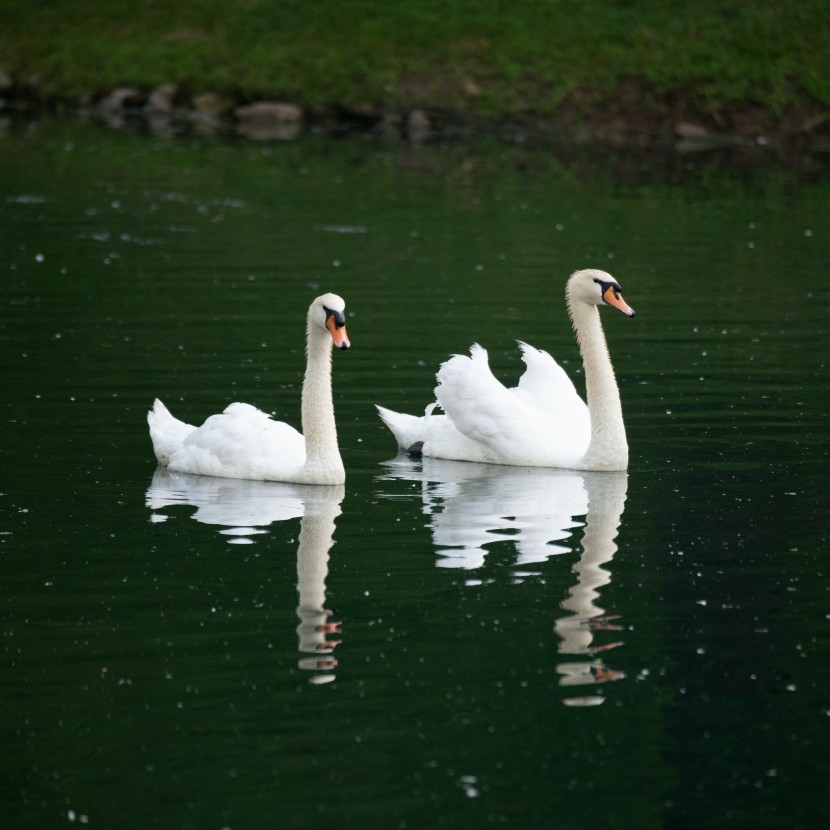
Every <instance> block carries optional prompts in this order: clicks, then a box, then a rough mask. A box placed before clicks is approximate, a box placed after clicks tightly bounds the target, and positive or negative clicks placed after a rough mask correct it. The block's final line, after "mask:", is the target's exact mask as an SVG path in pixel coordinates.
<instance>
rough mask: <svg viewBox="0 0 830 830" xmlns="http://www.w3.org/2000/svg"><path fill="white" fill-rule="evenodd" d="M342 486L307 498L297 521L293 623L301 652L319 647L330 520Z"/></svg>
mask: <svg viewBox="0 0 830 830" xmlns="http://www.w3.org/2000/svg"><path fill="white" fill-rule="evenodd" d="M343 491H344V488H343V487H342V486H340V487H336V488H331V491H329V490H328V488H326V490H325V492H327V493H329V492H330V493H331V497H329V498H324V499H314V498H310V499H309V500H308V501H307V502H306V513H305V515H304V516H303V518H302V520H301V521H300V541H299V545H298V547H297V593H298V604H297V616H298V617H299V618H300V625H299V626H298V627H297V634H298V637H299V649H300V651H304V652H315V653H319V652H320V651H321V646H322V645H323V643H324V642H325V639H326V633H325V631H323V630H322V629H321V626H323V624H324V623H325V621H326V617H327V612H326V610H325V603H326V577H327V576H328V570H329V569H328V563H329V550H330V549H331V546H332V545H333V544H334V529H335V525H334V520H335V519H336V518H337V517H338V516H339V515H340V501H341V500H342V498H343Z"/></svg>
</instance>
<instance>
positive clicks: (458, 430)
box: [377, 269, 634, 470]
mask: <svg viewBox="0 0 830 830" xmlns="http://www.w3.org/2000/svg"><path fill="white" fill-rule="evenodd" d="M565 299H566V302H567V307H568V314H569V315H570V318H571V323H572V324H573V327H574V331H575V332H576V339H577V342H578V344H579V351H580V353H581V355H582V362H583V365H584V367H585V386H586V392H587V398H588V405H587V406H586V405H585V403H584V402H583V400H582V399H581V398H580V397H579V395H578V394H577V391H576V389H575V388H574V385H573V383H572V382H571V381H570V379H569V378H568V376H567V375H566V374H565V372H564V370H563V369H562V368H561V367H560V366H559V365H558V364H557V363H556V361H555V360H554V359H553V358H552V357H551V356H550V355H549V354H548V353H547V352H544V351H541V350H539V349H534V348H533V347H531V346H528V345H527V344H526V343H521V342H520V343H519V347H520V348H521V350H522V359H523V360H524V362H525V363H526V364H527V370H526V371H525V373H524V374H523V375H522V377H521V379H520V380H519V385H518V386H517V387H515V388H513V389H507V388H506V387H505V386H503V385H502V384H501V382H499V381H498V380H496V378H495V377H494V376H493V373H492V372H491V371H490V366H489V364H488V362H487V352H486V351H485V350H484V349H483V348H481V346H479V345H478V344H476V345H474V346H473V347H472V348H471V349H470V355H471V356H470V357H467V356H466V355H455V356H454V357H452V358H450V359H449V360H448V361H447V362H446V363H444V364H442V365H441V368H440V369H439V370H438V375H437V377H438V386H436V387H435V396H436V398H437V401H438V402H437V404H430V406H428V407H427V409H426V414H425V415H423V416H421V417H418V416H416V415H404V414H401V413H399V412H392V411H391V410H389V409H385V408H384V407H382V406H378V407H377V409H378V412H379V413H380V416H381V418H382V419H383V421H384V423H385V424H386V425H387V426H388V427H389V429H390V430H391V431H392V433H393V435H394V436H395V438H396V439H397V441H398V445H399V446H400V447H401V448H403V449H405V450H407V451H410V452H421V453H422V454H423V455H426V456H432V457H435V458H448V459H452V460H455V461H479V462H484V463H490V464H512V465H518V466H533V467H560V468H565V469H570V470H625V469H626V468H627V467H628V443H627V441H626V437H625V425H624V423H623V417H622V406H621V405H620V393H619V389H618V388H617V382H616V379H615V378H614V369H613V367H612V366H611V359H610V357H609V356H608V346H607V345H606V342H605V335H604V334H603V331H602V324H601V322H600V319H599V311H598V309H597V306H599V305H611V306H614V307H615V308H617V309H619V310H620V311H622V312H623V313H624V314H626V315H628V316H629V317H633V316H634V309H632V308H631V307H630V306H629V305H628V304H627V303H626V302H625V300H623V298H622V294H621V293H620V285H619V283H618V282H617V281H616V280H615V279H614V278H613V277H612V276H611V275H610V274H607V273H606V272H605V271H597V270H594V269H587V270H584V271H576V272H575V273H573V274H572V275H571V277H570V279H569V280H568V283H567V286H566V288H565ZM438 404H440V406H441V408H442V409H443V410H444V412H445V413H446V414H445V415H433V414H432V411H433V409H434V407H435V406H437V405H438Z"/></svg>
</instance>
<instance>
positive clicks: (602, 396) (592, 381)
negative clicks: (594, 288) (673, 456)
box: [568, 284, 628, 470]
mask: <svg viewBox="0 0 830 830" xmlns="http://www.w3.org/2000/svg"><path fill="white" fill-rule="evenodd" d="M569 287H570V284H569ZM568 313H569V314H570V316H571V322H572V323H573V327H574V331H575V332H576V340H577V343H578V344H579V353H580V354H581V355H582V364H583V366H584V369H585V394H586V397H587V402H588V411H589V413H590V415H591V443H590V444H589V445H588V449H587V450H586V452H585V455H584V456H583V458H582V460H581V461H580V462H579V464H578V465H577V467H578V469H580V470H625V469H626V468H627V466H628V442H627V441H626V437H625V424H624V422H623V415H622V404H621V403H620V390H619V388H618V387H617V380H616V377H615V376H614V367H613V366H612V365H611V358H610V357H609V355H608V344H607V343H606V342H605V334H604V332H603V330H602V322H601V321H600V317H599V309H598V308H597V307H596V306H595V305H588V304H587V303H585V302H582V301H580V300H576V299H573V298H572V297H570V296H568Z"/></svg>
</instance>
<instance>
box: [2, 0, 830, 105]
mask: <svg viewBox="0 0 830 830" xmlns="http://www.w3.org/2000/svg"><path fill="white" fill-rule="evenodd" d="M0 6H2V17H3V23H2V26H0V69H2V70H5V72H7V73H9V74H10V75H11V76H12V77H13V78H15V79H36V80H33V85H34V87H35V91H36V92H37V93H38V94H39V95H40V96H42V97H47V98H63V99H77V98H78V97H80V96H83V95H96V94H100V93H103V92H105V91H107V90H109V89H111V88H113V87H114V86H116V85H123V84H126V85H134V86H137V87H139V88H141V89H150V88H152V87H154V86H156V85H159V84H161V83H165V82H174V83H176V84H178V85H179V86H180V88H181V89H183V90H186V91H189V92H191V93H194V94H195V93H199V92H204V91H207V90H213V91H218V92H227V93H232V94H234V95H236V96H241V97H243V98H251V99H253V98H257V97H260V96H263V95H271V96H280V97H282V98H284V99H288V100H292V101H294V102H296V103H298V104H301V105H303V106H305V107H309V108H322V107H326V106H329V105H332V104H340V105H345V106H348V107H352V108H356V109H383V108H389V107H411V106H431V107H446V108H451V109H454V110H456V111H460V112H468V113H479V114H482V115H486V116H490V117H504V116H511V115H512V116H515V115H522V114H533V115H539V116H546V115H550V114H553V113H554V112H556V111H557V108H558V107H560V106H561V105H562V104H563V102H566V101H567V102H570V104H571V105H575V106H576V107H577V108H578V109H579V108H585V109H589V108H591V107H594V108H595V107H598V106H603V105H605V104H607V103H608V102H609V101H612V100H614V97H615V96H619V94H620V91H621V90H625V89H628V90H629V92H628V95H629V97H632V98H634V99H635V101H636V103H637V104H638V105H639V106H644V107H648V106H649V105H651V104H656V103H658V102H661V103H662V105H665V103H666V102H667V101H671V100H672V99H675V98H678V97H679V98H682V99H683V100H684V101H688V102H689V103H690V104H691V105H692V106H694V107H695V108H698V109H700V110H704V111H705V110H708V109H712V108H717V107H730V106H732V107H734V106H744V107H746V106H750V107H758V108H761V109H763V110H764V111H767V112H769V113H771V114H772V115H780V114H782V113H784V112H785V111H786V110H787V109H789V108H792V107H793V106H798V105H799V104H802V103H804V102H808V103H810V104H812V105H816V104H818V105H819V106H820V107H822V108H823V107H825V106H826V107H828V108H830V73H829V72H828V71H827V49H828V44H830V4H828V3H827V2H826V0H792V1H791V2H789V3H782V2H780V0H753V2H747V0H696V1H695V2H693V3H692V2H684V0H678V2H675V3H666V2H664V0H616V1H614V0H580V2H578V3H575V2H572V1H571V0H407V2H401V3H393V2H389V0H348V2H343V0H314V1H313V2H310V0H226V1H225V2H224V3H216V2H213V0H181V2H179V3H175V4H172V3H169V2H161V0H130V2H128V1H127V0H107V2H105V3H102V2H100V0H50V1H49V2H32V0H2V3H0Z"/></svg>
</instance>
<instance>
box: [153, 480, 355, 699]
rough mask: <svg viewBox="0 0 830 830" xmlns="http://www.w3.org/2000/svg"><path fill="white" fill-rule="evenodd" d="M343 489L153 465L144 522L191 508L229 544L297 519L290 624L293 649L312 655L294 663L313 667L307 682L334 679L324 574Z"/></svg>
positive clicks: (335, 625) (333, 625) (333, 631)
mask: <svg viewBox="0 0 830 830" xmlns="http://www.w3.org/2000/svg"><path fill="white" fill-rule="evenodd" d="M344 495H345V487H344V486H343V485H336V486H330V487H319V486H314V485H302V484H282V483H277V482H272V481H249V480H242V479H231V478H215V477H213V476H198V475H190V474H189V473H177V472H172V471H170V470H168V469H166V468H164V467H159V468H158V469H157V470H156V472H155V473H154V474H153V481H152V483H151V484H150V487H149V488H148V490H147V494H146V504H147V507H149V508H150V509H151V510H152V511H153V513H152V514H151V516H150V519H151V521H154V522H163V521H167V520H168V519H170V518H172V516H170V515H169V514H167V513H162V512H159V511H162V510H163V509H164V508H168V507H175V506H177V505H189V506H191V507H195V508H196V512H195V513H193V515H192V518H194V519H196V521H198V522H202V523H203V524H207V525H216V526H218V527H220V528H221V529H220V530H219V533H222V534H224V535H227V536H229V537H230V538H229V540H228V541H229V542H231V543H233V544H251V543H253V541H254V539H253V538H252V537H254V536H256V535H257V534H265V533H267V532H268V530H267V527H268V526H269V525H271V524H273V523H274V522H284V521H288V520H289V519H300V536H299V544H298V546H297V593H298V602H297V616H298V617H299V620H300V623H299V625H298V626H297V637H298V641H299V651H300V652H301V653H303V654H311V655H314V656H312V657H303V658H301V659H300V661H299V663H298V665H299V667H300V668H301V669H304V670H307V671H312V672H314V674H313V675H311V677H310V682H311V683H316V684H320V683H327V682H330V681H332V680H334V674H333V670H334V669H335V667H336V666H337V659H336V658H335V657H334V654H333V652H334V649H335V648H336V647H337V646H338V645H339V644H340V640H339V639H331V638H330V637H329V635H335V636H339V635H340V625H341V624H340V623H339V622H335V621H333V620H332V619H331V616H332V612H331V611H330V610H329V609H328V608H326V607H325V605H326V577H327V576H328V562H329V550H330V549H331V547H332V545H333V544H334V529H335V519H336V518H337V517H338V516H339V515H340V513H341V509H340V505H341V502H342V501H343V497H344Z"/></svg>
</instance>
